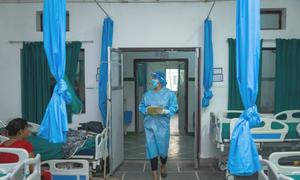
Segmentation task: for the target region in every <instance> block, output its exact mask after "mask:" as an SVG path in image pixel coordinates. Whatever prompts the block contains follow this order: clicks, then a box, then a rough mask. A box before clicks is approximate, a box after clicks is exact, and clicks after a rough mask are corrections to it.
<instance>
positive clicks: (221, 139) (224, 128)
mask: <svg viewBox="0 0 300 180" xmlns="http://www.w3.org/2000/svg"><path fill="white" fill-rule="evenodd" d="M241 114H242V111H225V112H220V113H211V114H210V139H211V141H212V142H213V143H214V144H216V146H217V148H218V149H220V151H221V155H220V157H219V168H220V169H221V170H226V161H227V160H226V159H227V151H228V148H229V142H230V138H231V135H232V131H233V129H234V127H235V124H236V122H237V121H238V119H239V117H240V115H241ZM298 114H299V115H298ZM260 117H261V121H262V123H261V124H260V125H259V126H258V127H256V128H252V129H251V133H252V137H253V139H254V142H255V143H256V145H257V147H258V148H259V150H263V149H264V150H265V149H266V148H269V149H271V148H282V149H281V150H284V151H286V150H295V149H297V148H299V142H300V136H299V134H300V110H290V111H283V112H280V113H278V114H276V115H274V116H267V115H262V114H260ZM271 151H274V150H273V149H272V150H271Z"/></svg>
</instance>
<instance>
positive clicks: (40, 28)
mask: <svg viewBox="0 0 300 180" xmlns="http://www.w3.org/2000/svg"><path fill="white" fill-rule="evenodd" d="M36 31H37V32H43V11H37V12H36ZM66 31H70V17H69V11H67V14H66Z"/></svg>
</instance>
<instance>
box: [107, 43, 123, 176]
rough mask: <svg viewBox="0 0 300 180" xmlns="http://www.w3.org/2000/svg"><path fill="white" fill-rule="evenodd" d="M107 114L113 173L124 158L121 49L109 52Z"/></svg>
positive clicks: (111, 172) (111, 170)
mask: <svg viewBox="0 0 300 180" xmlns="http://www.w3.org/2000/svg"><path fill="white" fill-rule="evenodd" d="M107 98H108V99H107V109H108V111H107V115H108V121H109V125H108V127H109V157H110V163H109V165H110V169H109V170H110V171H109V172H110V174H113V173H114V172H115V171H116V169H117V168H118V167H119V166H120V165H121V163H122V162H123V160H124V142H123V141H124V131H123V119H124V118H123V54H122V52H121V51H120V50H117V49H109V52H108V92H107Z"/></svg>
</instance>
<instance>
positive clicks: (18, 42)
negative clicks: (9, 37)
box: [8, 40, 94, 44]
mask: <svg viewBox="0 0 300 180" xmlns="http://www.w3.org/2000/svg"><path fill="white" fill-rule="evenodd" d="M23 42H29V41H8V43H9V44H21V43H23ZM33 42H36V41H33ZM40 42H42V41H40ZM66 42H67V43H68V42H71V41H66ZM80 42H81V43H94V41H92V40H90V41H80Z"/></svg>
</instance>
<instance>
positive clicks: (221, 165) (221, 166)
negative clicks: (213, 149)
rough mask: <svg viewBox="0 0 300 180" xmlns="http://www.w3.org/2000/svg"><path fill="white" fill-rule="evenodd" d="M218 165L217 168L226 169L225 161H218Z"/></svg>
mask: <svg viewBox="0 0 300 180" xmlns="http://www.w3.org/2000/svg"><path fill="white" fill-rule="evenodd" d="M218 167H219V169H220V170H221V171H226V169H227V165H226V163H225V162H223V161H219V163H218Z"/></svg>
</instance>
